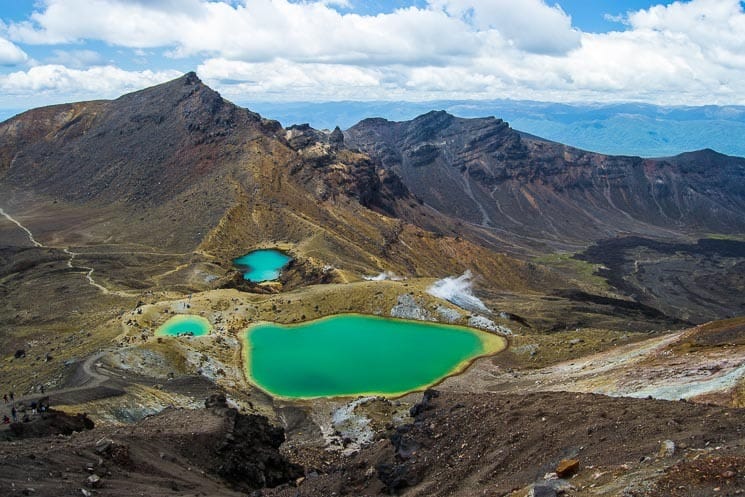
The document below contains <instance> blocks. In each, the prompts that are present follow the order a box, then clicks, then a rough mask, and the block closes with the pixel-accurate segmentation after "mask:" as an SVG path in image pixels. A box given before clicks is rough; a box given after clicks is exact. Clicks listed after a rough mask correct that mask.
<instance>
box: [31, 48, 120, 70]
mask: <svg viewBox="0 0 745 497" xmlns="http://www.w3.org/2000/svg"><path fill="white" fill-rule="evenodd" d="M46 62H47V63H48V64H53V65H62V66H65V67H68V68H73V69H81V68H84V67H90V66H100V65H104V64H105V63H106V61H105V59H104V58H103V57H102V56H101V54H99V53H98V52H95V51H93V50H53V51H52V55H51V57H48V58H47V59H46Z"/></svg>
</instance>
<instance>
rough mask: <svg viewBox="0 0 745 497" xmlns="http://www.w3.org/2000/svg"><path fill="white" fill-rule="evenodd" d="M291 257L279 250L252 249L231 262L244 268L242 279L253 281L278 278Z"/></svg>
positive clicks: (258, 281) (259, 281)
mask: <svg viewBox="0 0 745 497" xmlns="http://www.w3.org/2000/svg"><path fill="white" fill-rule="evenodd" d="M291 260H292V257H290V256H289V255H287V254H283V253H282V252H280V251H279V250H274V249H268V250H254V251H253V252H249V253H248V254H246V255H243V256H241V257H237V258H235V259H233V264H235V265H236V266H238V267H240V268H241V269H245V272H244V273H243V279H244V280H248V281H251V282H253V283H261V282H262V281H271V280H276V279H277V278H279V273H280V271H282V268H284V267H285V266H286V265H287V264H288V263H289V262H290V261H291Z"/></svg>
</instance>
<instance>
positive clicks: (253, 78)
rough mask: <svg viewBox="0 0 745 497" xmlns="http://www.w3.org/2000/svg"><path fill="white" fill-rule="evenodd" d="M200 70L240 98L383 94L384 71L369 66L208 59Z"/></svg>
mask: <svg viewBox="0 0 745 497" xmlns="http://www.w3.org/2000/svg"><path fill="white" fill-rule="evenodd" d="M197 73H198V74H199V76H200V77H201V78H202V79H203V80H204V81H205V83H207V84H209V85H212V86H214V87H216V88H219V89H220V91H221V93H222V94H223V96H226V97H228V98H239V99H241V100H245V99H258V100H266V99H267V98H269V99H280V100H306V101H310V100H337V99H351V98H358V99H359V98H360V95H377V96H378V98H380V97H382V96H383V94H384V91H383V90H384V89H383V87H382V85H383V82H382V74H381V72H380V71H378V70H376V69H371V68H366V67H354V66H344V65H337V64H316V63H314V64H301V63H296V62H291V61H286V60H275V61H272V62H257V63H254V62H242V61H231V60H226V59H209V60H207V61H205V62H204V63H203V64H201V65H200V66H199V68H198V69H197Z"/></svg>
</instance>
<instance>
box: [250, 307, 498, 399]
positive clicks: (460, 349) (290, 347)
mask: <svg viewBox="0 0 745 497" xmlns="http://www.w3.org/2000/svg"><path fill="white" fill-rule="evenodd" d="M505 346H506V341H505V340H504V339H503V338H502V337H499V336H497V335H493V334H489V333H483V332H480V331H477V330H473V329H469V328H464V327H458V326H446V325H441V324H434V323H424V322H419V321H405V320H399V319H386V318H380V317H374V316H363V315H358V314H342V315H337V316H332V317H329V318H324V319H320V320H316V321H310V322H307V323H303V324H299V325H293V326H282V325H278V324H272V323H266V324H258V325H255V326H252V327H250V328H249V329H248V331H247V332H246V352H245V360H246V372H247V373H248V376H249V378H250V379H251V381H253V382H254V383H255V384H256V385H258V386H259V387H261V388H262V389H264V390H265V391H267V392H268V393H270V394H272V395H275V396H279V397H289V398H314V397H336V396H352V395H403V394H405V393H407V392H410V391H414V390H420V389H422V388H426V387H427V386H430V385H432V384H434V383H437V382H438V381H440V380H442V379H443V378H445V377H447V376H449V375H452V374H455V373H457V372H460V371H462V370H463V369H465V368H466V367H467V366H468V365H469V364H470V362H471V361H472V360H473V359H475V358H476V357H479V356H482V355H486V354H492V353H495V352H499V351H501V350H503V349H504V348H505Z"/></svg>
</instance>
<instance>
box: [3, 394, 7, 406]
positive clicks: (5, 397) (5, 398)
mask: <svg viewBox="0 0 745 497" xmlns="http://www.w3.org/2000/svg"><path fill="white" fill-rule="evenodd" d="M3 400H4V401H5V403H6V404H7V403H8V394H7V393H4V394H3Z"/></svg>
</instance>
